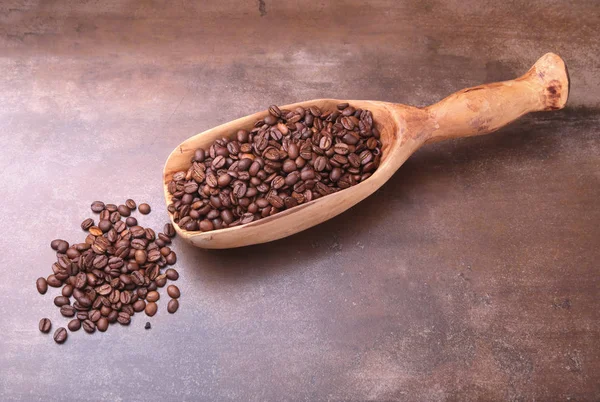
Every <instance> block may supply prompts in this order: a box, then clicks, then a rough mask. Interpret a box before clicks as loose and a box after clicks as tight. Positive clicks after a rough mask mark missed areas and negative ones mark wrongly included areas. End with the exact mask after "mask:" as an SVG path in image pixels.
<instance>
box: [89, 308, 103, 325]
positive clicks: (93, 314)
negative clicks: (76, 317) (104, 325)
mask: <svg viewBox="0 0 600 402" xmlns="http://www.w3.org/2000/svg"><path fill="white" fill-rule="evenodd" d="M100 317H102V313H100V310H92V311H90V312H89V313H88V318H89V320H90V321H92V322H97V321H98V320H99V319H100Z"/></svg>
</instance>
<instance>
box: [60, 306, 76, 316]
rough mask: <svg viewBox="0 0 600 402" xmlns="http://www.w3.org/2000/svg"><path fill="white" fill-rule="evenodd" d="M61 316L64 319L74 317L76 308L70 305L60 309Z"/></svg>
mask: <svg viewBox="0 0 600 402" xmlns="http://www.w3.org/2000/svg"><path fill="white" fill-rule="evenodd" d="M60 314H62V316H63V317H74V316H75V307H73V306H69V305H68V304H67V305H64V306H62V307H61V308H60Z"/></svg>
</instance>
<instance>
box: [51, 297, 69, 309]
mask: <svg viewBox="0 0 600 402" xmlns="http://www.w3.org/2000/svg"><path fill="white" fill-rule="evenodd" d="M67 304H71V301H70V300H69V298H68V297H65V296H56V297H55V298H54V305H55V306H56V307H62V306H65V305H67Z"/></svg>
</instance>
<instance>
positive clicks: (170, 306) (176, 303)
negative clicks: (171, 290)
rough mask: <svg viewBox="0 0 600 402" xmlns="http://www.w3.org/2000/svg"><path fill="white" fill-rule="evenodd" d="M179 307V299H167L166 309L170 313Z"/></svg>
mask: <svg viewBox="0 0 600 402" xmlns="http://www.w3.org/2000/svg"><path fill="white" fill-rule="evenodd" d="M178 308H179V300H177V299H171V300H169V304H167V311H168V312H169V313H171V314H173V313H175V312H176V311H177V309H178Z"/></svg>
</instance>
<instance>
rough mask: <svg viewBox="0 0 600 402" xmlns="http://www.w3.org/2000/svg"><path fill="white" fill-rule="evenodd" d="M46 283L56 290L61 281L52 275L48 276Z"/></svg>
mask: <svg viewBox="0 0 600 402" xmlns="http://www.w3.org/2000/svg"><path fill="white" fill-rule="evenodd" d="M46 283H47V284H48V285H49V286H52V287H53V288H58V287H61V286H62V281H61V280H60V279H58V278H57V277H56V275H54V274H50V275H48V278H46Z"/></svg>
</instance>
